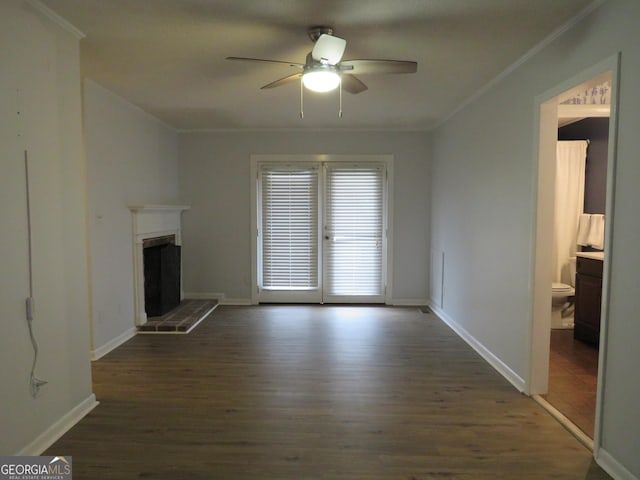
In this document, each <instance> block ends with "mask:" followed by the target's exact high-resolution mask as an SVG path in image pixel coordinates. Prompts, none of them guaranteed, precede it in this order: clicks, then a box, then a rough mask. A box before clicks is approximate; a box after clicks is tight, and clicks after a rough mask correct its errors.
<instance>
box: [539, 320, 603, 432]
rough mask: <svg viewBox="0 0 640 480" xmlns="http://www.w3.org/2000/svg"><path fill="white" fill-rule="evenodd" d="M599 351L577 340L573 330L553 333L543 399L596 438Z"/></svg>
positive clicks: (553, 331)
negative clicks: (547, 388)
mask: <svg viewBox="0 0 640 480" xmlns="http://www.w3.org/2000/svg"><path fill="white" fill-rule="evenodd" d="M597 378H598V350H597V349H596V348H594V347H592V346H591V345H588V344H586V343H584V342H581V341H579V340H574V338H573V330H551V353H550V357H549V392H548V393H547V394H546V395H543V397H544V398H545V399H546V400H547V402H549V403H550V404H551V405H553V406H554V407H555V408H557V409H558V410H559V411H560V412H562V413H563V414H564V415H565V416H566V417H568V418H569V419H570V420H571V421H572V422H573V423H574V424H576V425H577V426H578V427H579V428H580V429H581V430H582V431H583V432H584V433H586V434H587V435H588V436H589V437H591V438H593V431H594V421H595V411H596V386H597Z"/></svg>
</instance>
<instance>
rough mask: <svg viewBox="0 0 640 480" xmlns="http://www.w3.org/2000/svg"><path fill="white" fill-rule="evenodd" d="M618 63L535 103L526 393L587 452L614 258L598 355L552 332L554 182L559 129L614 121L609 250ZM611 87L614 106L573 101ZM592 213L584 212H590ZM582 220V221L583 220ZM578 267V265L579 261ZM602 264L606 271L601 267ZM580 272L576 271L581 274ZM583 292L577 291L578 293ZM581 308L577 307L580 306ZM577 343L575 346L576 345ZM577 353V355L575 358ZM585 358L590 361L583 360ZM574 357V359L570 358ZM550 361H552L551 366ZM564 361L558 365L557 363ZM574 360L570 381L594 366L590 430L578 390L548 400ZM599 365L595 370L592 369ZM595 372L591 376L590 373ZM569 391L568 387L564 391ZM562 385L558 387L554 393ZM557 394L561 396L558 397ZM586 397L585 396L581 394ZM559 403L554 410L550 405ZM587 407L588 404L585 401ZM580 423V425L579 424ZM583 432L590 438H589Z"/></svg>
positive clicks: (596, 422) (595, 415) (593, 440)
mask: <svg viewBox="0 0 640 480" xmlns="http://www.w3.org/2000/svg"><path fill="white" fill-rule="evenodd" d="M618 64H619V59H618V57H617V56H616V57H612V58H610V59H607V60H605V61H604V62H602V63H600V64H598V65H596V66H594V67H593V68H591V69H589V70H588V71H585V72H583V73H582V74H580V75H577V76H576V77H574V78H573V79H571V80H569V81H567V82H564V83H562V84H561V85H559V86H557V87H556V88H554V89H552V90H550V91H548V92H547V93H545V94H543V95H541V96H540V97H538V98H537V99H536V105H537V109H538V112H537V113H538V115H539V132H538V138H539V144H538V152H537V170H538V179H537V219H536V234H535V250H534V258H535V260H534V297H533V315H532V337H531V371H530V378H529V382H528V385H527V390H528V392H527V393H530V394H532V395H533V396H534V398H535V399H536V400H538V401H539V402H540V403H541V404H542V405H543V406H544V407H545V408H547V410H549V411H550V413H552V414H553V415H554V416H556V418H558V420H560V421H561V422H562V423H563V424H565V426H567V428H568V429H569V430H571V431H572V432H573V433H574V434H575V435H576V437H577V438H578V439H579V440H581V441H582V443H583V444H585V445H586V446H587V447H589V448H591V449H594V450H596V449H597V445H598V442H599V428H600V418H599V417H600V415H599V410H600V406H599V401H600V398H601V388H602V384H603V372H604V365H603V361H604V358H605V357H606V355H605V353H606V352H605V351H606V347H607V344H606V313H607V310H608V309H607V301H608V291H607V285H608V278H609V273H608V268H609V262H608V258H609V255H610V251H609V249H607V248H606V247H605V248H604V252H601V253H600V255H601V258H602V260H601V266H600V268H601V270H600V271H601V272H602V273H601V275H602V279H601V281H602V285H603V288H602V289H601V294H602V297H601V303H600V305H599V306H598V307H596V308H597V309H598V311H597V316H598V317H599V319H600V330H599V332H598V335H597V336H596V337H597V341H596V343H597V344H599V347H600V348H599V351H598V350H592V351H587V352H586V354H585V350H590V349H593V347H591V346H588V345H584V344H583V343H582V342H581V340H576V339H574V333H573V331H569V332H567V331H565V332H561V331H556V330H551V326H552V320H551V318H552V312H551V308H550V306H551V305H552V301H553V300H552V289H551V285H552V282H554V281H556V280H553V273H552V269H553V267H552V265H553V263H554V256H555V254H554V241H553V237H554V209H555V189H554V185H555V179H556V145H557V143H558V138H559V137H558V126H559V122H560V125H562V124H563V123H564V124H569V123H574V122H576V121H579V120H581V119H584V118H590V117H591V118H593V117H600V118H604V117H609V116H610V121H609V125H608V129H607V146H606V151H607V154H608V155H607V156H608V162H607V166H606V172H605V177H606V180H605V184H606V212H604V217H605V218H607V219H608V220H609V221H608V222H606V224H605V225H606V228H605V229H604V244H605V245H610V244H611V241H610V235H611V233H610V232H611V221H610V220H611V215H610V214H611V211H612V205H611V198H613V172H614V163H615V154H614V153H615V152H614V147H615V142H614V141H611V140H613V139H614V138H615V129H616V121H615V120H616V117H615V111H616V108H615V107H616V93H617V89H616V86H617V77H618V75H617V71H618ZM605 81H606V82H609V85H610V87H611V95H610V98H611V100H610V105H603V104H594V103H591V102H588V103H586V104H584V103H583V104H582V105H581V103H582V102H579V101H578V102H576V101H572V99H573V98H575V96H576V95H579V94H580V92H584V91H585V89H589V88H592V87H595V86H596V85H600V84H602V83H603V82H605ZM587 212H588V210H585V213H587ZM580 220H581V221H582V218H581V219H580ZM581 250H595V249H590V248H582V247H580V246H578V247H577V251H578V253H577V254H576V255H577V256H578V257H580V256H581V255H582V252H581ZM578 264H580V261H578ZM602 265H604V268H603V267H602ZM579 268H580V267H578V269H579ZM579 291H580V288H578V293H579ZM578 308H579V307H578ZM567 324H570V325H571V326H573V322H571V321H569V322H567ZM574 342H575V343H574ZM552 347H553V348H552ZM572 354H573V355H572ZM585 355H587V356H585ZM571 356H573V359H571V358H569V357H571ZM550 358H551V359H552V361H551V362H550ZM558 359H560V360H558ZM557 361H560V362H564V361H568V362H570V361H574V362H577V363H576V364H575V368H574V370H573V374H572V373H568V375H567V377H571V376H572V375H574V374H576V373H577V372H578V371H579V370H580V368H578V367H580V364H581V363H585V364H590V365H585V368H584V369H583V370H581V371H580V373H584V374H585V375H591V378H592V380H593V383H594V385H592V386H591V390H592V391H591V393H593V389H595V392H596V394H595V402H594V403H595V404H592V405H591V406H590V407H589V405H588V404H584V405H582V412H581V415H583V416H586V417H585V418H587V419H590V420H592V422H591V425H590V426H589V422H588V421H587V422H584V421H582V420H584V418H583V419H579V418H578V417H577V416H576V414H575V412H572V411H571V407H570V405H569V404H570V403H571V402H574V403H575V399H576V395H580V392H577V390H574V391H572V389H571V388H569V389H568V390H566V391H565V394H566V395H567V397H570V396H571V397H573V399H571V398H565V400H566V401H563V400H561V396H560V397H558V396H557V395H555V396H551V395H549V396H547V398H548V399H549V401H547V400H546V399H545V398H544V397H545V395H546V394H548V393H550V390H549V387H550V384H551V382H553V381H555V380H557V378H551V379H550V367H551V368H552V369H553V370H552V375H556V374H557V373H558V370H557V368H556V367H557V366H558V365H554V362H557ZM594 364H595V365H594ZM564 366H565V367H567V369H568V370H567V371H568V372H570V371H571V368H572V367H571V365H569V364H568V363H566V364H565V365H564ZM588 370H591V371H592V373H589V372H588ZM585 379H586V377H585V378H582V379H579V378H568V380H569V383H572V384H573V385H574V386H578V387H579V386H580V385H581V384H582V385H585V383H589V381H590V380H588V379H586V381H585V383H581V381H578V380H585ZM565 387H566V386H565ZM557 388H558V386H557V385H556V390H557ZM586 390H589V388H586ZM556 393H557V392H556ZM583 393H584V392H583ZM551 400H553V402H554V403H555V404H556V405H553V403H552V401H551ZM587 403H588V402H587ZM563 410H564V412H563ZM572 416H573V417H574V419H577V420H578V422H576V421H575V420H572V419H571V417H572ZM577 424H578V425H577ZM585 430H586V431H587V433H585Z"/></svg>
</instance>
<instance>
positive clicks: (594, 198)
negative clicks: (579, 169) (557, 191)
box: [558, 118, 609, 214]
mask: <svg viewBox="0 0 640 480" xmlns="http://www.w3.org/2000/svg"><path fill="white" fill-rule="evenodd" d="M587 139H588V140H590V143H589V148H588V149H587V169H586V172H585V181H584V183H585V185H584V213H601V214H604V213H605V205H606V197H607V154H608V148H609V119H608V118H585V119H584V120H580V121H579V122H575V123H572V124H570V125H566V126H564V127H562V128H559V129H558V140H587Z"/></svg>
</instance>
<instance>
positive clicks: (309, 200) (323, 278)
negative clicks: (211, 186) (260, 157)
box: [257, 162, 386, 303]
mask: <svg viewBox="0 0 640 480" xmlns="http://www.w3.org/2000/svg"><path fill="white" fill-rule="evenodd" d="M385 172H386V170H385V165H384V164H383V163H379V162H375V163H373V162H372V163H369V162H363V163H345V162H325V163H297V164H292V163H289V164H284V163H283V164H278V163H271V162H269V163H265V164H263V165H261V166H260V168H259V174H258V195H257V200H258V209H257V211H258V242H257V246H258V250H259V251H258V301H260V302H309V303H337V302H363V303H383V302H384V297H385V283H386V282H385V277H386V275H385V270H386V268H385V267H386V262H385V258H386V257H385V252H386V235H385V233H386V188H385V186H386V185H385V182H386V174H385Z"/></svg>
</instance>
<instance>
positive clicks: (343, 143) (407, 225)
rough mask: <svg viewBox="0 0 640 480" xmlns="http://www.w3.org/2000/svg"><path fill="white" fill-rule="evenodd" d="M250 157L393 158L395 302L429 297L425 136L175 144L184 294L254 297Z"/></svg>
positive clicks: (193, 137) (223, 137)
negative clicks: (186, 207) (181, 210)
mask: <svg viewBox="0 0 640 480" xmlns="http://www.w3.org/2000/svg"><path fill="white" fill-rule="evenodd" d="M251 154H393V155H394V176H395V198H394V215H393V217H394V246H393V247H394V248H393V253H392V254H393V263H394V277H393V298H394V300H395V301H397V302H399V303H423V302H425V301H426V298H427V291H428V271H429V270H428V262H429V248H428V244H429V235H430V233H429V227H428V225H429V195H430V192H429V175H430V173H429V168H430V154H431V151H430V141H429V136H428V135H427V134H425V133H423V132H338V131H332V132H217V133H215V132H211V133H183V134H180V137H179V159H180V197H181V200H182V201H183V202H184V203H185V204H189V205H191V210H189V211H187V212H185V213H184V214H183V222H184V224H183V226H184V231H183V237H184V238H183V256H184V257H183V261H184V263H183V267H184V289H185V292H188V293H222V294H224V295H225V296H226V299H227V301H229V302H234V301H239V302H248V301H249V300H250V298H251V290H250V283H251V221H250V219H251V205H250V185H251V179H250V156H251Z"/></svg>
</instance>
